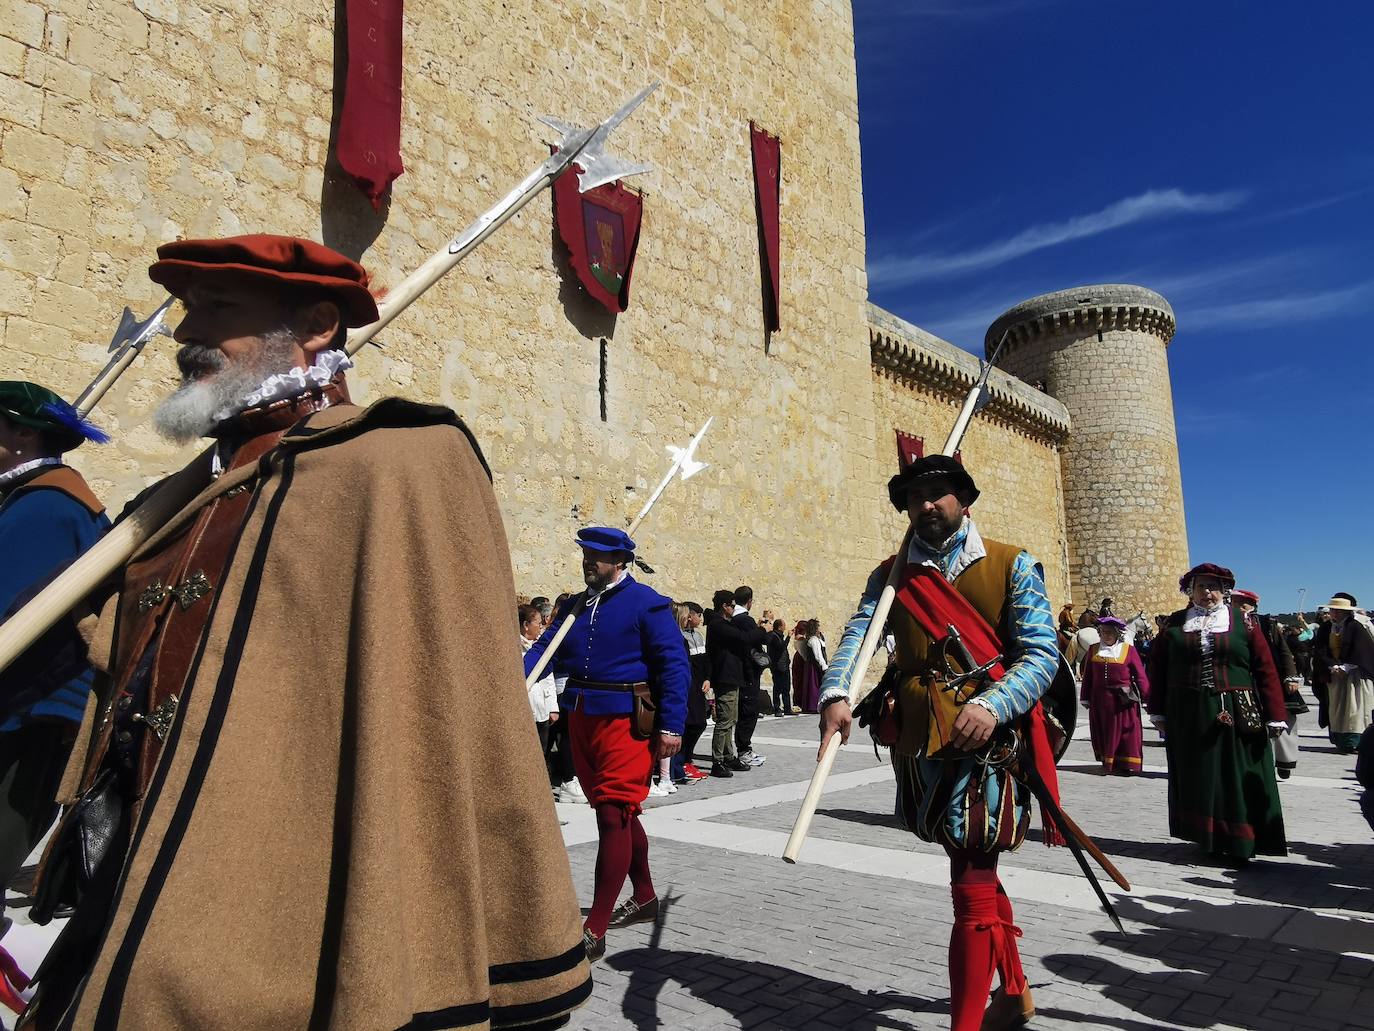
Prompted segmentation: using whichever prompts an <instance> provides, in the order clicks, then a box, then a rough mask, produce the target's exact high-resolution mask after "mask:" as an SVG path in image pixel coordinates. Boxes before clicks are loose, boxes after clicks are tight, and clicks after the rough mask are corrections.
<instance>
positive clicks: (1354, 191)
mask: <svg viewBox="0 0 1374 1031" xmlns="http://www.w3.org/2000/svg"><path fill="white" fill-rule="evenodd" d="M853 6H854V20H855V36H856V49H857V59H858V71H859V127H860V136H861V140H862V146H863V179H864V183H863V185H864V207H865V216H866V221H867V227H868V272H869V292H870V295H871V297H872V300H873V301H874V303H876V304H878V305H881V306H882V307H884V308H887V309H889V310H890V311H892V312H894V313H896V314H897V315H900V316H901V317H903V318H905V319H907V320H908V321H911V322H914V323H916V324H917V325H920V326H922V327H924V328H926V329H928V330H930V331H931V332H933V333H936V334H938V335H939V336H942V337H944V338H945V339H947V340H950V341H951V342H953V343H956V344H958V345H960V346H961V347H965V348H968V349H969V350H971V351H974V352H975V353H981V351H982V337H983V332H984V331H985V330H986V328H987V326H988V324H989V323H990V322H991V321H992V319H993V318H995V317H996V316H997V315H998V314H999V313H1000V312H1002V311H1003V310H1005V309H1006V308H1007V307H1010V306H1011V305H1012V304H1015V303H1016V302H1018V301H1021V300H1024V299H1025V298H1027V297H1031V296H1033V295H1035V294H1039V293H1045V292H1047V291H1050V290H1059V289H1065V288H1068V287H1074V286H1082V285H1085V284H1089V283H1104V282H1126V283H1138V284H1140V285H1142V286H1147V287H1150V288H1152V289H1155V290H1158V291H1159V292H1160V293H1162V294H1163V295H1164V296H1165V297H1167V298H1168V299H1169V301H1170V303H1171V304H1172V305H1173V307H1174V310H1175V312H1176V314H1177V316H1178V323H1179V330H1178V334H1177V335H1176V336H1175V338H1174V342H1173V343H1172V344H1171V345H1170V348H1169V366H1170V371H1171V374H1172V377H1173V387H1174V405H1175V413H1176V417H1177V421H1178V437H1179V452H1180V459H1181V462H1182V467H1183V488H1184V495H1185V502H1186V507H1187V518H1188V537H1189V545H1190V550H1191V554H1192V559H1193V561H1194V562H1200V561H1212V562H1219V563H1221V564H1223V565H1228V566H1230V567H1232V568H1233V569H1234V570H1235V571H1236V574H1237V576H1238V577H1239V579H1240V581H1241V585H1242V586H1248V587H1250V588H1251V589H1253V590H1256V591H1258V592H1259V593H1260V594H1261V595H1263V606H1262V607H1263V608H1264V609H1265V610H1266V611H1290V610H1292V609H1293V608H1294V607H1295V605H1296V603H1297V598H1298V590H1299V588H1301V587H1307V588H1308V595H1307V606H1308V608H1309V610H1310V609H1311V607H1312V606H1314V605H1315V604H1317V603H1319V602H1321V601H1324V600H1325V599H1326V598H1328V597H1329V596H1330V595H1331V594H1332V593H1333V592H1335V591H1339V590H1345V591H1350V592H1352V593H1354V594H1355V595H1356V596H1357V597H1359V599H1360V601H1361V603H1362V604H1366V605H1374V535H1372V534H1371V526H1370V518H1369V514H1370V513H1371V512H1374V469H1371V464H1372V463H1371V462H1370V460H1369V457H1368V455H1369V454H1370V451H1371V447H1374V441H1372V440H1371V436H1374V435H1371V432H1370V427H1371V419H1370V416H1371V414H1372V413H1371V403H1370V398H1371V390H1370V386H1371V379H1372V378H1374V341H1371V336H1374V332H1372V330H1371V327H1374V132H1371V130H1372V129H1374V115H1372V114H1371V110H1370V108H1371V104H1370V100H1371V97H1374V63H1371V61H1370V60H1369V54H1370V48H1369V39H1370V38H1371V35H1374V8H1371V7H1369V6H1368V5H1364V4H1357V3H1353V2H1331V3H1309V4H1305V5H1294V4H1286V3H1279V2H1277V0H1245V2H1238V0H1231V2H1226V0H1208V2H1206V3H1196V2H1192V3H1183V2H1176V0H1150V2H1144V0H1133V2H1112V0H1095V2H1090V0H1061V2H1054V0H900V2H899V0H854V5H853Z"/></svg>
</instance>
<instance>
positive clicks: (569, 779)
mask: <svg viewBox="0 0 1374 1031" xmlns="http://www.w3.org/2000/svg"><path fill="white" fill-rule="evenodd" d="M579 596H580V595H579V594H578V593H574V592H571V591H570V592H565V593H563V594H560V595H558V597H557V598H555V599H553V600H552V601H551V600H550V599H549V598H548V597H545V596H542V595H536V596H533V597H529V600H528V601H525V600H523V599H524V598H525V597H526V596H524V595H522V596H520V598H519V599H518V600H519V606H518V608H517V612H516V621H517V624H518V626H519V632H520V647H521V650H522V651H523V652H525V653H528V652H529V650H530V649H531V648H532V647H533V646H534V644H535V642H536V641H537V640H538V639H539V637H540V636H541V635H542V634H544V633H545V632H546V631H549V630H550V629H551V628H553V629H556V627H557V624H558V623H559V622H560V621H561V620H562V619H564V618H566V617H567V616H568V614H569V612H570V606H571V605H575V604H576V602H577V600H578V598H579ZM753 608H754V592H753V590H752V589H751V588H750V587H748V586H747V585H742V586H740V587H737V588H735V589H734V590H725V589H722V590H719V591H716V592H715V593H714V594H713V595H712V598H711V608H709V609H703V608H702V606H701V605H699V604H698V603H696V602H694V601H680V602H672V613H673V618H674V620H675V621H676V622H677V625H678V629H679V630H680V631H681V634H682V644H683V648H684V649H685V651H686V654H687V658H688V663H689V668H690V670H691V680H690V683H689V685H688V689H687V718H686V723H685V724H684V729H683V736H682V749H681V751H679V752H678V754H676V755H674V756H672V757H671V758H665V759H662V760H660V763H659V765H658V766H657V767H655V769H654V772H653V783H652V785H651V786H650V788H649V795H650V796H655V797H661V796H665V795H671V794H675V793H676V792H677V789H678V788H679V787H684V786H686V785H688V784H692V783H694V782H696V781H699V780H704V779H705V778H707V777H719V778H728V777H733V776H734V775H735V774H737V773H748V772H749V771H750V770H752V769H754V768H755V767H758V766H762V765H763V764H764V763H765V762H766V761H767V756H765V755H763V754H762V753H761V752H759V751H757V750H756V749H755V748H754V746H753V738H754V730H755V728H756V727H757V726H758V722H759V719H760V717H762V716H773V717H785V716H795V715H802V714H813V715H814V714H815V713H816V712H817V707H818V704H819V699H820V684H821V679H822V677H823V676H824V675H825V670H826V666H827V665H828V662H829V659H828V658H827V653H826V644H825V634H824V633H823V632H822V630H821V625H820V621H819V620H817V619H807V620H801V621H798V622H797V623H795V624H794V625H793V626H792V627H791V629H790V630H789V628H788V625H787V621H786V620H784V619H781V618H778V617H777V616H776V615H775V614H774V613H773V611H772V610H771V609H764V610H763V611H762V613H761V615H760V618H759V619H758V620H755V618H754V617H753V615H752V614H751V610H752V609H753ZM765 676H766V677H767V683H766V684H765ZM567 683H568V678H567V676H564V675H559V674H556V673H554V672H552V671H548V672H545V673H544V674H543V675H542V676H541V677H540V678H539V679H538V680H537V681H536V682H534V683H533V684H531V685H530V686H529V688H528V693H529V702H530V711H531V713H532V715H533V717H534V721H535V726H536V727H537V728H538V732H539V740H540V744H541V747H542V748H543V751H544V756H545V762H546V764H547V767H548V770H549V780H550V784H551V786H552V789H553V794H554V798H555V799H556V800H557V801H560V802H585V801H586V794H585V792H583V790H582V788H581V786H580V785H579V784H578V781H577V779H576V777H575V776H574V775H573V766H572V758H571V751H572V746H571V743H570V741H569V739H568V736H567V730H566V726H567V725H566V723H565V724H562V725H561V727H560V723H559V708H560V706H559V699H560V698H561V697H562V695H563V692H564V690H565V688H566V686H567ZM708 727H711V728H712V734H711V738H710V751H709V753H707V754H703V755H702V756H700V758H701V760H702V763H703V765H704V766H705V767H706V768H705V769H703V768H702V767H701V766H698V765H697V759H698V758H699V757H698V755H697V753H696V749H697V746H698V745H699V744H700V743H701V739H702V737H703V735H704V734H705V733H706V730H707V728H708ZM708 755H709V759H708Z"/></svg>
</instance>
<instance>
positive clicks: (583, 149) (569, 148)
mask: <svg viewBox="0 0 1374 1031" xmlns="http://www.w3.org/2000/svg"><path fill="white" fill-rule="evenodd" d="M658 85H659V84H658V83H657V82H651V83H649V85H647V86H645V87H644V88H643V89H642V90H640V91H639V92H638V93H636V94H635V95H634V96H633V97H631V98H630V99H629V100H627V101H626V102H625V103H624V104H623V105H621V107H620V109H619V110H618V111H616V112H615V113H614V114H612V115H611V116H610V117H609V118H607V119H606V120H605V121H604V122H602V123H601V124H600V125H598V126H596V128H594V129H583V128H581V127H580V126H577V125H574V124H572V123H571V122H565V121H563V120H562V119H561V118H554V117H553V116H551V115H541V116H540V117H539V120H540V121H541V122H543V123H544V124H545V125H547V126H549V127H550V128H552V129H556V130H558V132H559V133H561V134H562V137H563V138H562V139H561V140H559V142H558V149H559V151H560V152H561V153H563V154H567V155H569V160H570V161H572V162H574V163H576V164H577V165H578V166H579V167H580V168H581V171H580V172H579V173H578V177H577V189H578V192H579V193H586V192H587V191H588V190H591V189H595V188H596V187H598V186H602V185H604V184H606V183H611V182H615V180H617V179H624V178H626V177H628V176H632V175H640V174H641V173H643V172H651V171H653V165H650V164H646V163H645V162H642V161H627V160H625V159H624V158H618V157H615V156H614V155H612V154H608V153H607V152H606V150H605V145H606V140H607V138H608V137H609V136H610V135H611V133H612V132H614V131H615V129H616V127H617V126H619V125H620V123H621V122H623V121H625V119H626V118H628V117H629V116H630V114H631V113H632V112H633V111H634V109H635V108H637V107H639V105H640V104H642V103H644V98H645V97H647V96H648V95H649V94H650V93H652V92H653V91H654V90H656V89H658Z"/></svg>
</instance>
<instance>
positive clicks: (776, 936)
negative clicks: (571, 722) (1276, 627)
mask: <svg viewBox="0 0 1374 1031" xmlns="http://www.w3.org/2000/svg"><path fill="white" fill-rule="evenodd" d="M1312 711H1313V714H1315V711H1316V709H1315V705H1314V706H1313V710H1312ZM1301 719H1302V720H1303V721H1305V725H1304V724H1300V725H1299V731H1300V732H1301V733H1302V749H1303V752H1302V757H1301V761H1300V763H1299V766H1298V772H1297V774H1295V775H1294V776H1293V778H1292V779H1291V780H1289V781H1287V782H1286V783H1283V784H1282V785H1281V792H1282V797H1283V803H1284V818H1285V821H1286V825H1287V832H1288V840H1289V847H1290V855H1289V856H1288V857H1287V858H1285V859H1264V860H1259V861H1256V862H1253V863H1251V864H1249V866H1247V867H1245V868H1243V869H1239V870H1237V869H1233V868H1229V867H1225V866H1219V865H1214V864H1212V863H1209V862H1206V861H1205V857H1204V856H1202V855H1201V854H1200V853H1199V851H1198V850H1197V849H1196V848H1195V847H1194V846H1193V845H1192V844H1190V843H1188V842H1182V841H1177V840H1173V839H1170V838H1169V837H1168V835H1167V821H1166V814H1165V798H1166V791H1167V780H1166V777H1165V771H1164V750H1163V747H1162V745H1161V744H1160V743H1159V741H1158V740H1157V736H1156V735H1155V734H1154V733H1153V731H1147V732H1146V737H1147V745H1146V759H1145V774H1144V776H1141V777H1138V778H1136V779H1129V780H1128V779H1123V778H1119V777H1113V778H1104V777H1102V776H1100V775H1099V773H1098V772H1097V764H1096V763H1095V762H1094V761H1093V758H1092V753H1091V750H1090V748H1089V746H1088V743H1087V740H1086V730H1085V728H1084V727H1082V726H1080V728H1079V736H1078V738H1077V739H1076V740H1075V741H1074V742H1073V744H1072V745H1071V746H1070V748H1069V751H1068V753H1067V754H1066V755H1065V757H1064V761H1063V762H1062V763H1061V765H1060V768H1059V769H1060V788H1061V793H1062V797H1063V801H1064V805H1065V808H1066V810H1067V811H1068V812H1069V813H1070V815H1072V816H1073V817H1074V818H1075V819H1076V820H1077V821H1078V823H1079V824H1080V825H1081V826H1082V827H1083V829H1084V830H1085V831H1086V832H1087V833H1088V834H1090V835H1092V836H1093V837H1094V839H1095V840H1096V841H1097V842H1098V843H1099V844H1100V845H1101V846H1102V847H1103V848H1104V849H1105V850H1106V851H1107V853H1108V854H1109V855H1111V856H1112V857H1113V858H1114V859H1115V860H1116V862H1117V865H1118V866H1119V867H1120V868H1121V871H1122V872H1123V873H1124V874H1125V875H1126V877H1127V878H1128V879H1129V880H1130V882H1131V884H1132V887H1133V889H1134V890H1133V891H1132V892H1131V893H1130V894H1125V893H1123V892H1120V891H1118V890H1116V888H1115V886H1114V885H1112V884H1111V883H1110V882H1109V881H1107V882H1106V883H1107V886H1108V890H1109V894H1110V896H1111V897H1112V898H1113V900H1114V902H1115V905H1116V907H1117V911H1118V912H1119V914H1120V916H1121V918H1122V921H1123V923H1124V925H1125V928H1126V933H1125V934H1124V935H1122V934H1118V933H1117V932H1116V931H1115V929H1114V928H1113V927H1112V925H1111V923H1110V922H1109V921H1108V919H1107V917H1106V916H1105V915H1104V914H1103V913H1102V912H1101V910H1100V909H1099V908H1098V906H1097V902H1096V899H1095V898H1094V896H1093V894H1092V891H1091V889H1090V888H1089V887H1088V885H1087V882H1086V881H1085V880H1084V879H1083V878H1082V876H1081V875H1080V874H1079V873H1078V869H1077V866H1076V864H1075V863H1074V860H1073V857H1072V856H1071V855H1070V853H1069V852H1068V850H1067V849H1053V850H1051V849H1046V848H1045V847H1044V846H1043V845H1041V843H1040V841H1039V831H1038V826H1039V815H1038V812H1037V815H1036V817H1035V820H1034V823H1033V825H1032V831H1031V838H1030V840H1028V841H1027V842H1026V844H1025V845H1024V846H1023V847H1022V848H1021V849H1020V850H1019V851H1017V852H1015V853H1012V854H1010V855H1007V856H1004V857H1003V859H1002V863H1001V872H1002V879H1003V882H1004V883H1005V885H1006V887H1007V891H1008V892H1009V894H1010V895H1011V898H1012V901H1013V903H1014V905H1015V907H1016V922H1017V925H1018V926H1019V927H1021V929H1022V930H1023V931H1024V937H1023V938H1021V940H1020V948H1021V954H1022V957H1023V959H1024V963H1025V968H1026V976H1027V978H1028V979H1029V981H1030V984H1031V986H1032V989H1033V991H1034V993H1035V999H1036V1005H1037V1009H1038V1011H1039V1012H1038V1016H1037V1017H1036V1019H1035V1020H1034V1022H1033V1023H1032V1025H1031V1026H1032V1027H1034V1028H1045V1029H1050V1028H1070V1027H1072V1028H1116V1029H1120V1031H1156V1029H1158V1031H1165V1029H1173V1028H1208V1029H1218V1031H1220V1029H1229V1028H1246V1029H1257V1031H1259V1029H1263V1031H1286V1029H1290V1028H1303V1029H1309V1028H1310V1029H1321V1031H1338V1029H1342V1028H1374V977H1372V976H1371V975H1374V890H1371V889H1374V843H1372V842H1374V833H1371V830H1370V826H1369V824H1368V823H1366V821H1365V819H1364V817H1363V816H1362V815H1361V807H1360V802H1361V791H1360V788H1359V787H1358V785H1357V784H1356V782H1355V780H1354V775H1353V769H1354V759H1353V757H1351V756H1341V755H1337V754H1335V752H1334V749H1333V748H1332V747H1331V745H1330V744H1329V743H1328V742H1327V740H1326V736H1325V732H1322V731H1318V730H1317V727H1316V723H1315V719H1314V716H1313V715H1308V716H1303V717H1301ZM707 740H708V741H709V734H708V735H707ZM815 740H816V721H815V718H814V717H812V716H796V717H789V718H785V719H774V718H770V717H764V718H763V719H762V720H761V721H760V723H759V728H758V731H757V733H756V735H755V737H754V746H755V749H756V750H757V751H759V752H761V753H763V754H765V755H767V757H768V761H767V763H766V764H765V765H764V766H762V767H761V768H758V769H756V770H754V771H753V772H751V773H745V774H737V775H736V776H735V777H734V778H732V779H730V780H716V779H709V780H705V781H702V782H700V783H698V784H694V785H691V786H688V787H685V788H680V789H679V790H678V792H677V794H675V795H672V796H670V797H668V798H650V799H649V801H648V803H647V815H646V817H645V819H644V825H645V829H646V830H647V831H648V833H649V836H650V843H651V849H652V852H651V860H652V863H653V870H654V878H655V885H656V887H657V889H658V893H659V895H660V897H661V898H671V899H672V901H671V903H670V904H669V906H668V908H667V913H666V916H664V917H662V918H661V920H660V922H659V923H658V924H656V925H638V926H635V927H630V928H626V929H622V930H615V929H613V930H612V931H611V932H610V935H609V937H608V938H607V945H608V949H607V953H606V957H605V959H604V960H603V961H602V962H600V963H598V964H597V965H596V967H595V968H594V969H595V976H596V991H595V995H594V997H593V999H592V1000H591V1002H590V1003H588V1005H587V1006H586V1007H584V1008H583V1009H582V1010H581V1011H579V1013H578V1014H577V1015H576V1016H575V1017H574V1020H573V1025H572V1026H573V1027H576V1028H585V1029H587V1031H613V1029H622V1028H634V1029H637V1031H647V1029H650V1028H697V1029H715V1028H776V1029H797V1028H808V1029H810V1028H814V1029H817V1031H822V1029H836V1028H853V1029H860V1031H877V1029H879V1028H897V1029H907V1028H920V1029H925V1028H930V1029H937V1028H944V1027H946V1026H947V1024H948V1017H949V1009H948V1001H949V1000H948V988H947V981H946V978H947V974H946V968H945V962H946V957H945V952H946V947H947V944H948V940H949V926H950V902H949V887H948V870H947V866H946V862H945V859H944V855H943V853H942V852H941V851H940V850H939V849H938V848H937V847H935V846H932V845H928V844H925V843H924V842H921V841H918V840H916V839H915V838H914V837H913V836H912V835H910V834H908V833H906V832H905V831H903V830H900V829H899V828H898V827H897V826H896V825H895V821H894V819H893V817H892V809H893V799H894V787H893V778H892V772H891V769H890V767H888V765H887V762H886V758H885V757H884V758H883V759H877V758H875V756H874V754H873V749H872V747H871V746H870V745H869V743H868V735H867V732H866V731H857V730H856V733H855V735H854V736H853V737H852V738H851V740H850V744H849V746H848V747H847V748H844V749H842V750H841V753H840V756H839V758H838V760H837V762H836V765H835V771H834V773H833V774H832V776H831V778H830V781H829V784H828V788H827V791H826V794H825V796H824V798H823V799H822V801H821V804H820V807H819V810H818V812H817V816H816V819H815V821H814V823H813V824H812V827H811V834H810V837H809V838H808V840H807V843H806V846H805V848H804V850H803V852H802V861H801V862H800V863H799V864H798V865H796V866H789V865H787V864H785V863H783V861H782V860H781V859H779V858H778V857H779V856H780V855H781V853H782V849H783V843H784V841H785V840H786V838H787V834H788V831H789V830H790V828H791V825H792V820H793V818H794V816H795V815H796V811H797V806H798V804H799V801H800V799H801V797H802V795H803V793H804V791H805V788H806V783H807V780H808V778H809V777H810V775H811V770H812V768H813V767H814V764H815V754H816V745H815ZM558 810H559V818H560V819H561V820H565V821H567V822H566V824H565V825H564V827H563V832H564V839H565V841H566V842H567V843H568V845H569V853H570V855H571V857H572V865H573V876H574V880H575V881H576V883H577V886H578V890H579V892H580V894H581V895H582V902H583V905H584V906H586V905H589V904H590V901H591V887H592V867H593V863H594V861H595V858H596V827H595V822H594V820H593V818H592V814H591V811H590V810H589V809H587V808H585V807H579V806H571V805H560V806H558ZM1103 880H1104V881H1106V878H1103ZM626 890H627V891H628V886H627V889H626Z"/></svg>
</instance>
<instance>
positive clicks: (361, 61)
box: [335, 0, 405, 208]
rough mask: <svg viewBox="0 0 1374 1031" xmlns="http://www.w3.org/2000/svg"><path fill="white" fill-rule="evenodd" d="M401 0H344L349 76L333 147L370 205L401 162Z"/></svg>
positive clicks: (378, 200)
mask: <svg viewBox="0 0 1374 1031" xmlns="http://www.w3.org/2000/svg"><path fill="white" fill-rule="evenodd" d="M402 8H403V0H348V78H347V80H346V82H345V83H344V101H343V112H342V114H341V115H340V118H339V136H338V142H337V144H336V146H335V153H336V154H337V155H338V158H339V164H340V165H342V166H343V170H344V171H345V172H347V173H348V174H349V175H351V176H352V177H353V178H354V179H355V180H356V181H357V183H358V188H359V189H360V190H362V191H363V192H364V193H365V194H367V198H368V200H370V201H372V206H373V207H374V208H380V207H381V206H382V198H383V197H384V196H385V195H386V191H387V190H388V189H389V188H390V187H391V183H392V181H393V180H395V178H396V177H397V176H399V175H400V174H401V173H402V172H404V171H405V168H404V166H403V165H402V164H401V34H402V28H403V23H404V18H403V12H402Z"/></svg>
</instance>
